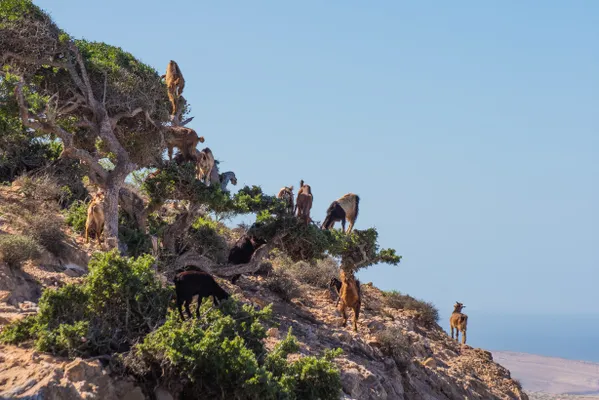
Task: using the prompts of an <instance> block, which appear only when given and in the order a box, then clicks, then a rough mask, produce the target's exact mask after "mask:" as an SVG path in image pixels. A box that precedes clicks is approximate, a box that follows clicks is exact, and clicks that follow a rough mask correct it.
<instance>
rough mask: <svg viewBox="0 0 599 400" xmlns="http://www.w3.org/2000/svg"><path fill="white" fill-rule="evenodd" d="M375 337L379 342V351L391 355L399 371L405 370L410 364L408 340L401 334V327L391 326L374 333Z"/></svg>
mask: <svg viewBox="0 0 599 400" xmlns="http://www.w3.org/2000/svg"><path fill="white" fill-rule="evenodd" d="M376 339H377V340H378V342H379V343H380V344H381V351H382V352H383V354H385V355H386V356H389V357H392V358H393V360H394V361H395V364H396V365H397V367H398V368H399V369H400V370H401V371H405V370H406V368H407V367H408V366H409V364H410V360H411V355H410V342H409V341H408V339H407V338H406V337H405V336H404V335H403V332H402V331H401V328H399V327H391V328H387V329H383V330H381V331H378V332H377V333H376Z"/></svg>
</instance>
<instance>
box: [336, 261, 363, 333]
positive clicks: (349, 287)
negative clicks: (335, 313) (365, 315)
mask: <svg viewBox="0 0 599 400" xmlns="http://www.w3.org/2000/svg"><path fill="white" fill-rule="evenodd" d="M339 278H341V279H340V280H341V290H339V299H340V301H338V304H339V305H338V307H337V309H338V310H339V312H340V313H341V315H342V316H343V326H345V325H347V313H346V312H345V309H346V308H347V307H349V308H351V309H353V310H354V331H356V332H357V331H358V317H359V316H360V306H361V305H362V294H361V293H360V281H359V280H357V279H356V278H355V277H354V274H353V272H345V271H344V270H343V269H341V271H340V272H339Z"/></svg>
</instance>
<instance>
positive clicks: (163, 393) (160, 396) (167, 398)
mask: <svg viewBox="0 0 599 400" xmlns="http://www.w3.org/2000/svg"><path fill="white" fill-rule="evenodd" d="M154 396H156V400H173V396H172V395H171V394H170V393H169V391H168V390H166V389H165V388H163V387H157V388H156V390H154Z"/></svg>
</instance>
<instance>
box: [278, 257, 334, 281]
mask: <svg viewBox="0 0 599 400" xmlns="http://www.w3.org/2000/svg"><path fill="white" fill-rule="evenodd" d="M286 270H287V271H289V272H290V273H291V274H292V275H293V276H294V277H295V278H297V279H298V280H299V281H300V282H304V283H307V284H308V285H312V286H316V287H319V288H323V289H326V288H328V287H329V283H330V281H331V278H333V277H338V276H339V266H338V265H337V262H336V261H335V260H334V259H332V258H330V257H327V258H323V259H322V260H318V261H316V262H314V263H312V264H309V263H307V262H305V261H300V262H297V263H295V264H291V265H290V266H289V267H287V268H286Z"/></svg>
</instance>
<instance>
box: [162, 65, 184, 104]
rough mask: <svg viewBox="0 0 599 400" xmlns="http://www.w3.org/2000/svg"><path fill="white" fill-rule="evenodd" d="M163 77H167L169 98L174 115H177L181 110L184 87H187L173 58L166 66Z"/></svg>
mask: <svg viewBox="0 0 599 400" xmlns="http://www.w3.org/2000/svg"><path fill="white" fill-rule="evenodd" d="M162 78H166V88H167V90H168V99H169V101H170V102H171V106H172V107H173V112H172V115H177V112H178V111H179V97H181V94H182V93H183V88H184V87H185V79H183V74H182V73H181V69H180V68H179V65H178V64H177V63H176V62H174V61H173V60H171V61H170V62H169V63H168V65H167V67H166V74H165V75H162Z"/></svg>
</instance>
